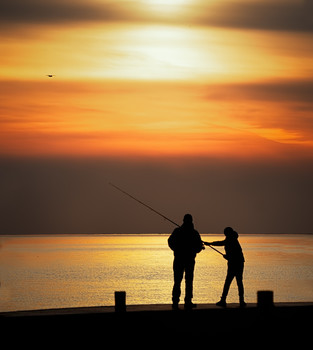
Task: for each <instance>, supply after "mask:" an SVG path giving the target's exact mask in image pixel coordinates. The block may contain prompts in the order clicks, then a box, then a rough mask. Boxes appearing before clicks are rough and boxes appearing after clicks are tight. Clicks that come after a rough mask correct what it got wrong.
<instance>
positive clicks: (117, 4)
mask: <svg viewBox="0 0 313 350" xmlns="http://www.w3.org/2000/svg"><path fill="white" fill-rule="evenodd" d="M150 6H151V5H150ZM154 6H155V7H154V8H152V7H149V4H147V3H143V2H141V1H114V2H113V1H112V2H111V1H109V2H103V3H99V2H93V1H84V0H76V1H74V0H45V1H41V0H27V1H25V0H11V1H4V2H2V3H1V5H0V21H1V22H2V26H7V25H10V24H12V23H15V24H59V23H62V22H68V23H71V22H90V21H102V22H103V21H129V22H152V23H155V22H159V23H172V24H183V25H184V24H186V23H188V25H207V26H217V27H227V28H243V29H245V28H251V29H262V30H283V31H312V30H313V0H304V1H293V0H289V1H280V0H273V1H269V2H268V1H244V0H241V1H229V0H224V1H219V2H216V3H209V4H207V2H201V1H200V0H199V1H195V2H194V3H192V4H188V5H181V6H180V7H179V9H177V10H176V11H173V12H171V13H167V11H165V10H164V11H161V8H160V11H155V10H156V9H158V8H157V7H156V5H154ZM159 6H161V5H159ZM163 6H165V5H163Z"/></svg>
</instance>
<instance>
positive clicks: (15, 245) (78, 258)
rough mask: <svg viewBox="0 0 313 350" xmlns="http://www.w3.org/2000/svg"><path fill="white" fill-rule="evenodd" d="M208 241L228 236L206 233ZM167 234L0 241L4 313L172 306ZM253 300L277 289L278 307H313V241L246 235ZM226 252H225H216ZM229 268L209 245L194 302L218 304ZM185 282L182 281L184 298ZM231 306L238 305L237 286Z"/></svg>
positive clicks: (247, 281)
mask: <svg viewBox="0 0 313 350" xmlns="http://www.w3.org/2000/svg"><path fill="white" fill-rule="evenodd" d="M201 236H202V239H203V240H204V241H205V240H207V241H212V240H221V239H223V235H205V234H203V235H201ZM167 238H168V235H165V234H160V235H157V234H155V235H143V234H140V235H32V236H30V235H27V236H22V235H14V236H4V235H3V236H0V283H1V285H0V311H13V310H32V309H47V308H64V307H80V306H106V305H114V291H119V290H123V291H126V302H127V304H157V303H167V304H168V303H171V291H172V285H173V271H172V263H173V253H172V251H171V250H170V249H169V248H168V246H167ZM239 241H240V243H241V246H242V249H243V252H244V255H245V259H246V263H245V271H244V286H245V296H246V301H247V302H248V303H249V302H250V303H255V302H256V300H257V296H256V293H257V291H258V290H273V291H274V301H276V302H300V301H313V235H300V234H299V235H296V234H295V235H283V234H280V235H268V234H266V235H240V237H239ZM217 248H220V250H222V251H223V247H217ZM226 269H227V262H226V260H224V259H223V257H222V256H221V255H219V254H218V253H216V252H214V251H213V250H212V249H210V248H209V247H207V248H206V250H204V251H202V252H201V253H200V254H198V255H197V258H196V267H195V279H194V299H193V301H194V302H195V303H215V302H216V301H218V300H219V298H220V295H221V292H222V288H223V284H224V279H225V276H226ZM183 297H184V282H183V283H182V300H183ZM227 301H228V302H238V293H237V285H236V281H235V280H234V281H233V283H232V285H231V288H230V292H229V296H228V300H227Z"/></svg>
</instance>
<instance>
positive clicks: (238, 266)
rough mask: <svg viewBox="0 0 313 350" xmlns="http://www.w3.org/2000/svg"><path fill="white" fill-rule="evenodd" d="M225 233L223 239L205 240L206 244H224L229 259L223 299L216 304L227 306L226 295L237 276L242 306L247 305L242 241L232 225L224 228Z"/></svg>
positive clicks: (226, 257) (226, 256) (225, 256)
mask: <svg viewBox="0 0 313 350" xmlns="http://www.w3.org/2000/svg"><path fill="white" fill-rule="evenodd" d="M224 234H225V236H226V238H225V239H224V240H223V241H215V242H203V243H204V244H205V245H212V246H224V247H225V253H226V254H225V255H223V256H224V258H225V259H226V260H227V261H228V269H227V275H226V279H225V283H224V288H223V293H222V297H221V300H220V301H219V302H218V303H216V305H217V306H222V307H226V297H227V294H228V291H229V287H230V285H231V282H232V280H233V279H234V277H236V281H237V286H238V294H239V302H240V307H245V306H246V303H245V301H244V288H243V282H242V275H243V269H244V262H245V259H244V256H243V253H242V249H241V246H240V243H239V242H238V233H237V232H236V231H234V230H233V229H232V228H231V227H226V228H225V229H224Z"/></svg>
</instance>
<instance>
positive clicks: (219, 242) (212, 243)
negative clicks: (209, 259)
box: [203, 240, 225, 246]
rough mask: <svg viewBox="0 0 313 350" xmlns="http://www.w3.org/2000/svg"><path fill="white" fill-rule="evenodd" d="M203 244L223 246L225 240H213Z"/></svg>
mask: <svg viewBox="0 0 313 350" xmlns="http://www.w3.org/2000/svg"><path fill="white" fill-rule="evenodd" d="M203 244H204V245H215V246H224V245H225V240H224V241H214V242H203Z"/></svg>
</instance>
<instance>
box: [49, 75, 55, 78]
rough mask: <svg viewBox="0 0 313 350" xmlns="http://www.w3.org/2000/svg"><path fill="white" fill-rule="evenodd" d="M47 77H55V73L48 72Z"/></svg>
mask: <svg viewBox="0 0 313 350" xmlns="http://www.w3.org/2000/svg"><path fill="white" fill-rule="evenodd" d="M47 77H49V78H52V77H55V75H54V74H47Z"/></svg>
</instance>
